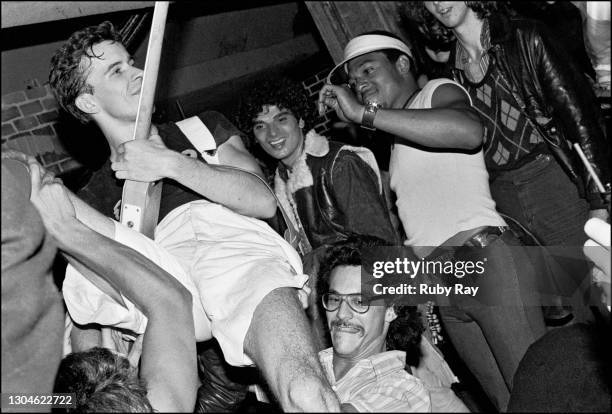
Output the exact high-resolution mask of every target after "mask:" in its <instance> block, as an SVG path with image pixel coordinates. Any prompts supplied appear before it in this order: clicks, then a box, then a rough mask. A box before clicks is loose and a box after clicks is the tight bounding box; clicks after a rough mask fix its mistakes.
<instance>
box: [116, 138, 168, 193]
mask: <svg viewBox="0 0 612 414" xmlns="http://www.w3.org/2000/svg"><path fill="white" fill-rule="evenodd" d="M117 151H118V153H117V160H116V161H115V162H113V163H111V168H112V169H113V171H115V176H116V177H117V178H119V179H127V180H133V181H144V182H153V181H157V180H160V179H162V178H165V177H167V176H168V175H167V172H166V171H167V169H168V167H169V165H170V162H171V160H172V159H173V158H174V157H176V155H177V154H178V153H176V152H174V151H171V150H169V149H168V148H167V147H166V146H165V145H164V143H163V141H162V139H161V137H160V136H159V135H156V134H155V135H151V136H150V137H149V139H135V140H132V141H128V142H125V143H123V144H121V145H120V146H119V148H118V150H117Z"/></svg>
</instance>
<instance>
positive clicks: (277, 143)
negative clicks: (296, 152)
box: [268, 138, 286, 150]
mask: <svg viewBox="0 0 612 414" xmlns="http://www.w3.org/2000/svg"><path fill="white" fill-rule="evenodd" d="M285 141H286V139H285V138H279V139H275V140H273V141H268V145H269V146H271V147H272V148H274V149H276V150H279V149H281V148H282V147H283V145H284V144H285Z"/></svg>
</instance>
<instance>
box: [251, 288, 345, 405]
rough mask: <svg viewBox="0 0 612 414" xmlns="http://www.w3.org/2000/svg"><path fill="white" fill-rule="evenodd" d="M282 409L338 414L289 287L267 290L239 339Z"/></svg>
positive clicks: (299, 308) (334, 400)
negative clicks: (246, 329)
mask: <svg viewBox="0 0 612 414" xmlns="http://www.w3.org/2000/svg"><path fill="white" fill-rule="evenodd" d="M244 351H245V353H246V354H247V355H248V356H249V357H250V358H251V359H252V360H253V361H254V362H255V365H257V367H258V368H259V369H260V370H261V372H262V373H263V375H264V378H265V379H266V381H267V382H268V385H269V386H270V389H271V390H272V392H273V393H274V395H275V396H276V398H277V399H278V401H279V402H280V405H281V407H282V409H283V411H302V412H313V411H314V412H339V411H340V404H339V402H338V398H337V397H336V395H335V394H334V392H333V391H332V389H331V387H330V385H329V383H328V382H327V379H326V378H325V374H324V373H323V369H322V368H321V364H320V363H319V360H318V357H317V353H316V351H315V348H314V345H313V338H312V335H311V330H310V327H309V324H308V321H307V319H306V315H305V313H304V311H303V309H302V306H301V304H300V302H299V300H298V298H297V294H296V292H295V289H293V288H279V289H276V290H274V291H272V292H270V293H269V294H268V295H267V296H266V297H265V298H264V299H263V300H262V301H261V303H260V304H259V305H258V306H257V308H256V309H255V313H254V314H253V319H252V321H251V325H250V326H249V330H248V331H247V334H246V337H245V340H244Z"/></svg>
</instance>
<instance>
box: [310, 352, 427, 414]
mask: <svg viewBox="0 0 612 414" xmlns="http://www.w3.org/2000/svg"><path fill="white" fill-rule="evenodd" d="M333 354H334V352H333V348H328V349H325V350H323V351H321V352H320V353H319V360H320V361H321V365H322V366H323V370H324V371H325V375H326V376H327V379H328V381H329V383H330V384H331V386H332V389H333V390H334V391H335V392H336V394H337V395H338V399H339V400H340V403H342V404H351V405H352V406H353V407H355V409H356V410H357V411H359V412H403V413H414V412H431V409H432V406H431V400H430V396H429V392H428V391H427V389H426V388H425V385H424V384H423V382H421V380H419V379H418V378H416V377H414V376H412V375H410V374H409V373H408V372H407V371H406V370H405V369H404V367H405V365H406V353H405V352H401V351H387V352H382V353H380V354H376V355H373V356H372V357H370V358H365V359H362V360H360V361H359V362H357V364H355V366H353V367H352V368H351V369H350V370H349V372H347V373H346V375H345V376H344V377H342V378H341V379H340V380H338V381H336V378H335V375H334V367H333Z"/></svg>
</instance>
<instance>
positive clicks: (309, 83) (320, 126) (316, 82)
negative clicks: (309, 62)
mask: <svg viewBox="0 0 612 414" xmlns="http://www.w3.org/2000/svg"><path fill="white" fill-rule="evenodd" d="M330 70H332V67H329V68H326V69H323V70H322V71H320V72H317V73H315V74H314V75H312V76H310V77H308V78H306V79H305V80H304V81H302V86H304V89H306V90H307V91H308V94H309V95H310V97H311V98H312V102H313V105H315V107H316V105H317V101H318V100H319V91H320V90H321V87H322V86H323V84H324V83H325V78H326V77H327V74H328V73H329V71H330ZM330 114H331V112H327V113H325V115H323V116H321V117H319V120H318V123H317V124H316V125H315V127H314V129H315V131H317V133H319V134H321V135H326V134H327V133H328V132H329V130H330V129H331V118H330V116H329V115H330Z"/></svg>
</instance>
